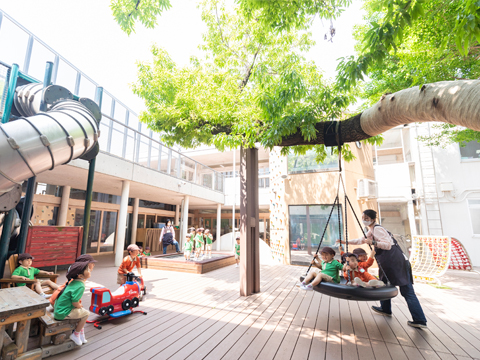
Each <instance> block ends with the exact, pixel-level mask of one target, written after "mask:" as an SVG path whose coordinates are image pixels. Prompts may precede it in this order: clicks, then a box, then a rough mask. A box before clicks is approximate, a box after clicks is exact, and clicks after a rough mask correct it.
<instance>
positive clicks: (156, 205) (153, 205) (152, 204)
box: [138, 199, 175, 211]
mask: <svg viewBox="0 0 480 360" xmlns="http://www.w3.org/2000/svg"><path fill="white" fill-rule="evenodd" d="M138 206H139V207H143V208H148V209H158V210H168V211H175V205H169V204H164V203H160V202H156V201H149V200H141V199H140V200H139V202H138Z"/></svg>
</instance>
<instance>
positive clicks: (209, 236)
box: [205, 229, 213, 259]
mask: <svg viewBox="0 0 480 360" xmlns="http://www.w3.org/2000/svg"><path fill="white" fill-rule="evenodd" d="M212 243H213V236H212V234H210V230H209V229H205V252H206V253H207V254H206V255H207V259H211V258H212Z"/></svg>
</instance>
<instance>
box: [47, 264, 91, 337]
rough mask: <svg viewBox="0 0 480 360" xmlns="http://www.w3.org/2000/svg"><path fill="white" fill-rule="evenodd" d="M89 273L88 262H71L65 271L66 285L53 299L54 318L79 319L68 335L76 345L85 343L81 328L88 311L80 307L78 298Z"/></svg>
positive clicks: (80, 296)
mask: <svg viewBox="0 0 480 360" xmlns="http://www.w3.org/2000/svg"><path fill="white" fill-rule="evenodd" d="M91 275H92V274H91V272H90V267H89V264H88V263H85V262H75V263H73V264H72V266H70V269H69V270H68V272H67V280H68V282H67V285H65V288H64V289H63V290H62V291H61V293H60V295H59V296H58V298H57V301H55V310H54V313H53V317H54V318H55V320H64V319H80V322H79V323H78V325H77V327H76V328H75V331H74V332H73V333H72V335H70V339H71V340H72V341H73V342H74V343H75V344H77V345H78V346H80V345H82V344H85V343H87V340H86V339H85V331H84V329H83V328H84V327H85V323H86V322H87V319H88V315H90V312H89V311H88V310H86V309H84V308H83V307H82V303H81V302H80V300H81V298H82V296H83V293H84V292H85V281H86V280H87V279H88V278H90V276H91ZM71 280H72V281H71Z"/></svg>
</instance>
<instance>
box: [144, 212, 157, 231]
mask: <svg viewBox="0 0 480 360" xmlns="http://www.w3.org/2000/svg"><path fill="white" fill-rule="evenodd" d="M154 223H155V215H147V221H146V223H145V227H146V228H147V229H151V228H153V224H154Z"/></svg>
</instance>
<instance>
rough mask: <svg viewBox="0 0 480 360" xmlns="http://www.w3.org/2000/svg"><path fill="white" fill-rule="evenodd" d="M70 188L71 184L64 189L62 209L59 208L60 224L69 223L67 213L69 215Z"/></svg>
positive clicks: (58, 222) (58, 223)
mask: <svg viewBox="0 0 480 360" xmlns="http://www.w3.org/2000/svg"><path fill="white" fill-rule="evenodd" d="M70 190H71V186H64V187H63V189H62V200H61V202H60V209H58V220H57V225H58V226H66V225H67V215H68V201H69V200H70Z"/></svg>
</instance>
